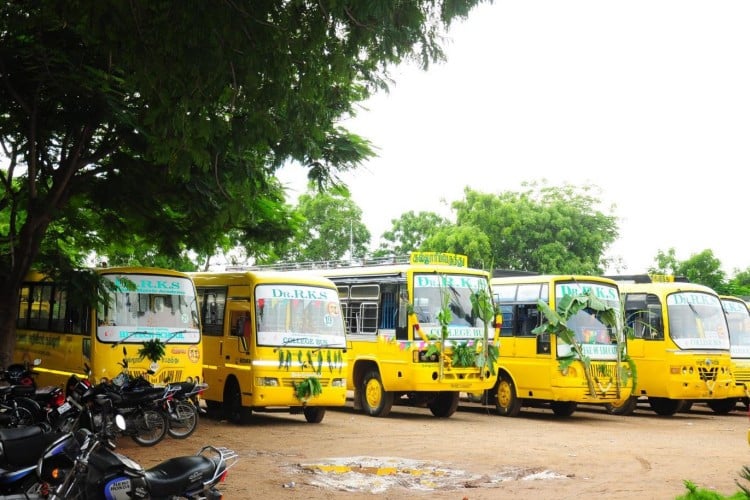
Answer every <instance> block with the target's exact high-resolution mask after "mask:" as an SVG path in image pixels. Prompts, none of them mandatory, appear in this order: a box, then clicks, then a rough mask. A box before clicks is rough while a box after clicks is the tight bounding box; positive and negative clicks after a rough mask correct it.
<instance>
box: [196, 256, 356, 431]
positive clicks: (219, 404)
mask: <svg viewBox="0 0 750 500" xmlns="http://www.w3.org/2000/svg"><path fill="white" fill-rule="evenodd" d="M190 275H191V277H192V278H193V281H194V282H195V286H196V288H197V290H198V297H199V304H200V314H201V320H202V325H203V348H204V352H205V356H204V367H203V368H204V371H203V373H204V379H205V381H206V383H207V384H208V389H207V390H206V391H205V392H204V393H203V399H204V401H205V402H206V404H207V406H208V407H209V409H212V410H218V409H221V410H223V412H224V415H225V416H226V417H227V418H229V419H230V420H232V421H235V422H245V421H247V420H248V419H249V417H250V416H251V414H252V412H266V413H274V412H285V413H291V414H299V413H303V414H304V417H305V419H306V421H307V422H309V423H319V422H321V421H322V420H323V417H324V415H325V411H326V407H335V406H343V405H345V404H346V380H345V377H346V359H345V357H344V352H345V349H346V337H345V333H344V321H343V318H342V315H341V308H340V303H339V299H338V294H337V293H336V287H335V285H334V284H333V283H331V281H329V280H327V279H325V278H321V277H315V276H309V275H301V274H299V273H294V272H289V273H281V272H273V271H237V272H200V273H191V274H190ZM316 387H317V389H318V390H315V389H316Z"/></svg>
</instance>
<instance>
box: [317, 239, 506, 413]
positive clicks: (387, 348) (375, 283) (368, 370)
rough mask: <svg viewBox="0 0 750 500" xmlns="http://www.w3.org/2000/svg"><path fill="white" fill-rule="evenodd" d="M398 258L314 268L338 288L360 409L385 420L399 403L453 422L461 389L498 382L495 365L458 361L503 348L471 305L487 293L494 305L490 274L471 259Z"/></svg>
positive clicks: (350, 377) (494, 327)
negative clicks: (443, 320) (466, 355)
mask: <svg viewBox="0 0 750 500" xmlns="http://www.w3.org/2000/svg"><path fill="white" fill-rule="evenodd" d="M398 260H399V261H398V262H396V263H394V262H393V260H391V261H390V262H388V261H387V260H386V261H385V262H386V263H377V262H376V263H374V264H372V265H362V266H349V267H346V266H344V265H341V266H340V267H330V265H329V264H323V263H318V264H315V263H307V264H309V266H310V267H311V268H314V269H315V270H314V271H312V272H315V273H318V274H322V275H324V276H326V277H327V278H330V279H331V280H332V281H333V282H334V283H335V284H336V286H337V287H338V291H339V297H340V299H341V304H342V309H343V311H344V318H345V323H346V329H347V357H348V362H349V364H348V370H347V377H346V380H347V386H348V389H349V390H350V391H353V402H354V408H355V409H357V410H362V411H364V412H365V413H366V414H368V415H370V416H374V417H385V416H387V415H388V414H389V413H390V412H391V409H392V407H393V405H394V404H402V405H409V406H417V407H427V408H429V409H430V411H431V412H432V414H433V415H434V416H436V417H450V416H451V415H453V413H455V411H456V409H457V408H458V403H459V396H460V393H461V392H480V391H483V390H484V389H486V388H487V387H490V386H492V384H494V377H493V376H491V372H492V370H491V367H490V365H489V364H484V363H477V364H474V365H471V366H465V365H464V364H463V363H458V362H457V361H456V360H455V359H454V357H453V356H454V355H455V354H456V353H457V352H459V351H461V352H466V350H467V349H468V350H470V351H471V352H473V353H475V354H476V353H478V352H479V353H481V352H484V353H488V352H489V350H490V345H491V346H493V347H496V346H497V335H498V333H499V324H491V325H490V324H488V325H485V324H484V322H483V321H482V320H481V319H480V318H479V317H478V315H477V314H475V312H474V311H473V309H472V301H471V297H472V294H475V293H477V292H480V291H483V292H486V295H487V299H488V300H490V297H489V274H488V273H487V272H485V271H482V270H479V269H472V268H469V267H466V266H467V259H466V257H465V256H458V255H455V254H438V253H429V252H425V253H417V252H415V253H412V254H411V256H410V259H409V260H408V261H407V260H400V259H398ZM436 262H437V263H436ZM326 266H328V267H326ZM445 309H450V311H451V314H450V322H449V323H450V324H447V325H446V327H447V329H446V330H445V334H446V340H445V342H443V341H442V335H443V330H442V328H441V323H440V321H439V318H440V317H441V312H442V314H443V316H442V317H443V318H445V317H446V315H445V312H444V311H445ZM493 323H495V322H494V321H493ZM485 327H486V328H487V330H486V331H485ZM485 335H487V336H488V339H487V342H486V344H485V343H484V339H485ZM437 346H442V347H441V349H443V350H442V351H440V349H438V348H437ZM438 351H440V352H438ZM477 365H479V366H477Z"/></svg>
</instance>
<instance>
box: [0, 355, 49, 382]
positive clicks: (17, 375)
mask: <svg viewBox="0 0 750 500" xmlns="http://www.w3.org/2000/svg"><path fill="white" fill-rule="evenodd" d="M41 362H42V360H41V359H40V358H36V359H35V360H34V361H33V362H32V363H29V362H28V361H25V362H23V363H13V364H12V365H9V366H8V368H6V369H5V370H3V371H2V372H1V373H0V378H1V379H2V380H4V381H5V382H7V383H8V384H10V385H27V386H31V387H33V388H34V389H36V380H34V375H36V372H34V370H33V368H32V366H39V365H40V364H41Z"/></svg>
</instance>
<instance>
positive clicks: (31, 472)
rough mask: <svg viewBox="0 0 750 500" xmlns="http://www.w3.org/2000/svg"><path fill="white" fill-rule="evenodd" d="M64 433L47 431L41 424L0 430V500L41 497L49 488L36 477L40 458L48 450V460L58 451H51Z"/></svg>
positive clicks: (58, 451)
mask: <svg viewBox="0 0 750 500" xmlns="http://www.w3.org/2000/svg"><path fill="white" fill-rule="evenodd" d="M64 436H65V434H64V433H59V432H58V433H55V432H50V431H49V429H48V428H47V427H46V426H44V425H32V426H29V427H23V428H19V429H1V430H0V494H2V498H4V499H10V498H19V499H22V498H23V499H28V498H43V497H44V496H45V495H46V494H47V493H48V485H46V484H45V483H42V482H41V481H40V479H39V478H38V477H37V474H36V469H37V464H38V462H39V458H40V457H41V456H42V454H43V453H44V452H45V450H47V449H49V448H50V447H51V450H50V458H52V457H55V456H56V455H57V454H59V453H60V452H61V450H59V449H57V450H55V449H54V444H55V443H58V442H59V441H60V440H61V439H62V438H63V437H64Z"/></svg>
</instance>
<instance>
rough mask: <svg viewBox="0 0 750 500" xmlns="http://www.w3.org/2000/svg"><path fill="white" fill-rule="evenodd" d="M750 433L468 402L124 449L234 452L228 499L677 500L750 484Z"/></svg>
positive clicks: (219, 425)
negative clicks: (515, 412)
mask: <svg viewBox="0 0 750 500" xmlns="http://www.w3.org/2000/svg"><path fill="white" fill-rule="evenodd" d="M749 425H750V422H748V415H747V413H746V412H745V411H744V410H742V411H741V410H737V411H735V412H733V413H731V414H728V415H716V414H714V413H713V412H712V411H711V410H709V409H707V408H706V407H705V406H702V405H693V408H692V410H691V411H690V412H689V413H678V414H676V415H674V416H671V417H659V416H657V415H655V414H654V413H653V412H651V411H650V410H649V409H648V408H647V407H639V409H638V410H637V411H636V412H635V414H634V415H632V416H629V417H622V416H620V417H618V416H612V415H608V414H606V413H605V412H604V411H603V410H602V409H600V408H596V407H579V409H578V411H576V412H575V413H574V414H573V415H572V416H571V417H569V418H559V417H555V416H554V415H553V414H552V412H551V411H550V410H544V409H524V411H523V412H522V413H521V416H520V417H518V418H506V417H499V416H497V415H495V414H494V413H493V412H492V409H491V408H486V407H482V406H479V405H475V404H472V403H468V402H462V404H461V406H460V407H459V410H458V412H456V413H455V414H454V415H453V416H452V417H450V418H448V419H438V418H435V417H433V416H432V414H431V413H430V412H429V410H426V409H419V408H408V407H401V406H394V409H393V412H392V413H391V415H390V416H388V417H387V418H373V417H368V416H365V415H363V414H361V413H359V412H355V411H354V410H353V409H351V408H350V407H347V408H342V409H336V410H328V411H327V413H326V416H325V418H324V420H323V422H321V423H320V424H308V423H306V422H305V419H304V417H303V416H302V415H289V414H283V413H279V414H255V415H254V416H253V420H252V422H251V423H249V424H245V425H233V424H230V423H228V422H226V421H222V420H219V419H214V418H210V417H204V418H201V420H200V423H199V426H198V429H197V430H196V432H195V433H194V434H193V435H192V436H190V437H189V438H187V439H184V440H175V439H172V438H169V437H167V438H165V440H164V441H162V442H161V443H159V444H157V445H156V446H154V447H152V448H143V447H139V446H138V445H136V444H135V443H133V442H132V441H130V440H128V439H127V438H122V439H120V442H119V443H118V447H119V450H120V452H121V453H123V454H125V455H127V456H129V457H130V458H132V459H134V460H136V461H138V462H139V463H140V464H141V465H143V466H144V467H146V468H148V467H151V466H153V465H156V464H157V463H159V462H161V461H162V460H165V459H167V458H169V457H173V456H179V455H190V454H193V453H195V452H196V451H198V449H199V448H200V447H201V446H203V445H206V444H213V445H217V446H226V447H228V448H231V449H233V450H235V451H236V452H238V453H239V456H240V459H239V461H238V462H237V464H236V465H235V466H234V467H233V468H232V469H231V470H230V471H229V475H228V477H227V480H226V482H225V483H224V484H223V486H222V491H223V493H224V498H225V499H244V498H250V497H253V498H290V499H306V500H317V499H321V500H322V499H329V498H342V499H343V498H347V499H352V498H354V499H365V498H392V499H401V498H404V497H410V498H425V499H427V498H429V499H434V498H437V499H458V500H462V499H472V500H476V499H497V498H560V499H565V498H571V499H572V498H577V499H581V498H598V497H605V496H606V497H607V498H608V499H614V498H655V499H673V498H676V497H677V496H680V495H683V494H685V493H686V492H687V490H686V488H685V486H684V484H683V483H684V481H685V480H690V481H692V482H694V483H696V484H697V485H698V486H699V487H701V488H706V489H712V490H715V491H717V492H718V493H721V494H726V495H728V494H731V493H735V492H737V491H738V490H739V488H738V487H737V485H736V482H735V481H740V482H741V483H742V484H744V485H746V486H750V483H748V482H747V481H745V480H743V479H742V478H741V477H740V475H739V473H740V471H741V469H742V467H743V466H744V465H750V445H748V440H747V435H748V427H749Z"/></svg>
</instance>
